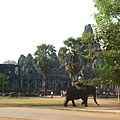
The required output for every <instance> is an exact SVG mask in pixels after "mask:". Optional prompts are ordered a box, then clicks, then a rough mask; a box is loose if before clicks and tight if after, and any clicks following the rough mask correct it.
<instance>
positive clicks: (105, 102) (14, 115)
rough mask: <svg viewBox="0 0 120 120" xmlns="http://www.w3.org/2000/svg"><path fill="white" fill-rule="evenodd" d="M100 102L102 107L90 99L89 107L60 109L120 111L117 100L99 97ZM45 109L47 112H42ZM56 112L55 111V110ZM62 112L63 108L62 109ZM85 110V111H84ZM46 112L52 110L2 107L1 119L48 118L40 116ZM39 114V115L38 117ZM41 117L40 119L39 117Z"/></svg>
mask: <svg viewBox="0 0 120 120" xmlns="http://www.w3.org/2000/svg"><path fill="white" fill-rule="evenodd" d="M97 101H98V103H99V104H100V107H97V106H96V104H93V99H89V103H90V106H89V107H88V108H84V107H81V106H78V107H76V108H73V107H68V108H64V107H61V108H60V109H64V110H65V111H66V110H70V109H73V110H76V111H77V110H80V109H82V110H84V109H85V110H86V109H87V110H96V109H98V110H111V111H112V110H113V111H117V110H118V111H120V104H119V103H118V102H116V101H113V100H109V99H97ZM43 111H45V113H42V112H43ZM54 112H55V111H54ZM60 112H62V110H61V111H60ZM83 112H84V111H83ZM40 114H41V116H42V115H43V114H45V115H50V117H51V113H50V110H49V109H47V110H45V109H44V108H39V109H38V108H35V107H31V108H30V107H27V108H26V107H25V108H24V107H1V109H0V120H48V119H44V117H43V118H39V116H40ZM119 114H120V113H119ZM36 116H37V117H36ZM38 118H39V119H38Z"/></svg>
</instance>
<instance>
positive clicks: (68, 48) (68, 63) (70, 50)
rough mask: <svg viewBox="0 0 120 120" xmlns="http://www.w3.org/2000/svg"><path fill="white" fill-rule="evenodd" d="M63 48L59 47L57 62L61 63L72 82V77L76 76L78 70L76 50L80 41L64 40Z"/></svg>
mask: <svg viewBox="0 0 120 120" xmlns="http://www.w3.org/2000/svg"><path fill="white" fill-rule="evenodd" d="M64 44H65V47H61V48H60V49H59V51H58V57H59V60H60V61H61V62H62V63H63V64H62V65H63V66H65V67H66V71H68V72H69V73H70V74H71V75H72V77H73V79H72V80H74V76H75V75H77V74H78V73H79V72H80V70H81V66H80V62H79V59H78V58H79V51H78V48H79V47H80V45H81V42H80V39H75V38H72V37H70V38H68V39H67V40H64Z"/></svg>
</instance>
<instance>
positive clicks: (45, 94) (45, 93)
mask: <svg viewBox="0 0 120 120" xmlns="http://www.w3.org/2000/svg"><path fill="white" fill-rule="evenodd" d="M44 96H47V92H46V75H44Z"/></svg>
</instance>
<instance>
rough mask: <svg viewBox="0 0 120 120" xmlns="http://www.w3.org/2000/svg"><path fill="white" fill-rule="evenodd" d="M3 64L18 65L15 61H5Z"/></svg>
mask: <svg viewBox="0 0 120 120" xmlns="http://www.w3.org/2000/svg"><path fill="white" fill-rule="evenodd" d="M3 64H15V65H16V64H17V63H16V62H15V61H14V60H7V61H4V62H3Z"/></svg>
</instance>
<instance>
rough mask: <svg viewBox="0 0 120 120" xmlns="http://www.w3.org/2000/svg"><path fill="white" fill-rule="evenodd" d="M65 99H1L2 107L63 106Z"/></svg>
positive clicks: (0, 105)
mask: <svg viewBox="0 0 120 120" xmlns="http://www.w3.org/2000/svg"><path fill="white" fill-rule="evenodd" d="M64 99H65V98H64V97H59V96H56V97H53V98H51V97H50V96H48V97H19V98H10V97H4V98H2V97H1V98H0V107H23V106H24V107H27V106H28V107H32V106H63V102H64Z"/></svg>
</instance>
